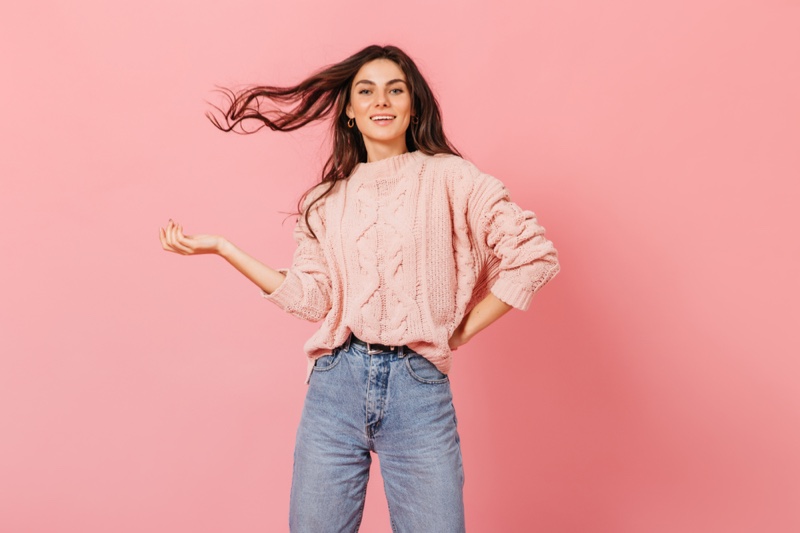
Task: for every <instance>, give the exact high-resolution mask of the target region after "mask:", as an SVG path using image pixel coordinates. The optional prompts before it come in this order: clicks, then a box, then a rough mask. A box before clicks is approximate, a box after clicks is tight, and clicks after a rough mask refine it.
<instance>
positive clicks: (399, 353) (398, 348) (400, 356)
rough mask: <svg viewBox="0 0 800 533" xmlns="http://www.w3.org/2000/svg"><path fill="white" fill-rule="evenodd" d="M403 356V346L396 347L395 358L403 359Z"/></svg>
mask: <svg viewBox="0 0 800 533" xmlns="http://www.w3.org/2000/svg"><path fill="white" fill-rule="evenodd" d="M404 356H405V346H398V347H397V357H399V358H401V359H402V358H403V357H404Z"/></svg>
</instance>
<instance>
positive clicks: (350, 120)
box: [347, 118, 356, 128]
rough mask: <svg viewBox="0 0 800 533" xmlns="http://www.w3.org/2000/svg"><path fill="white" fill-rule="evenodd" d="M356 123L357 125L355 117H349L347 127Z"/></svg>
mask: <svg viewBox="0 0 800 533" xmlns="http://www.w3.org/2000/svg"><path fill="white" fill-rule="evenodd" d="M355 125H356V121H355V119H352V118H351V119H348V120H347V127H348V128H352V127H353V126H355Z"/></svg>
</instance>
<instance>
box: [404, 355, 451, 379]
mask: <svg viewBox="0 0 800 533" xmlns="http://www.w3.org/2000/svg"><path fill="white" fill-rule="evenodd" d="M406 369H408V373H409V374H411V377H412V378H414V379H416V380H417V381H419V382H420V383H431V384H437V383H447V382H448V380H449V378H448V377H447V374H444V373H442V372H441V371H440V370H439V369H438V368H436V365H434V364H433V363H431V362H430V361H428V360H427V359H425V358H424V357H422V356H421V355H416V354H415V355H409V356H408V357H406Z"/></svg>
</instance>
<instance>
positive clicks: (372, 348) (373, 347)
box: [350, 333, 403, 354]
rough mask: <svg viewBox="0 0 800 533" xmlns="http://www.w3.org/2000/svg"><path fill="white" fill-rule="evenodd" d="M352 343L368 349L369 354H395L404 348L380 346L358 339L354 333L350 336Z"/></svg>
mask: <svg viewBox="0 0 800 533" xmlns="http://www.w3.org/2000/svg"><path fill="white" fill-rule="evenodd" d="M350 342H351V343H355V344H358V345H359V346H362V347H364V348H366V349H367V353H368V354H376V353H380V352H393V351H395V350H397V349H398V348H403V346H387V345H386V344H378V343H376V342H365V341H362V340H361V339H359V338H358V337H356V336H355V335H354V334H353V333H351V334H350Z"/></svg>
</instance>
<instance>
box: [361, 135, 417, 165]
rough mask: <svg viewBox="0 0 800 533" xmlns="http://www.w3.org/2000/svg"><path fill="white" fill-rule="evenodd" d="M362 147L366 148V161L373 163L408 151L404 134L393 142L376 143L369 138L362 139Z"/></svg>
mask: <svg viewBox="0 0 800 533" xmlns="http://www.w3.org/2000/svg"><path fill="white" fill-rule="evenodd" d="M364 147H365V148H366V149H367V163H373V162H375V161H380V160H381V159H386V158H388V157H394V156H396V155H400V154H404V153H406V152H408V147H407V146H406V138H405V136H403V137H401V138H400V139H397V140H396V141H395V142H393V143H376V142H374V141H370V140H369V139H364Z"/></svg>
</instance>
